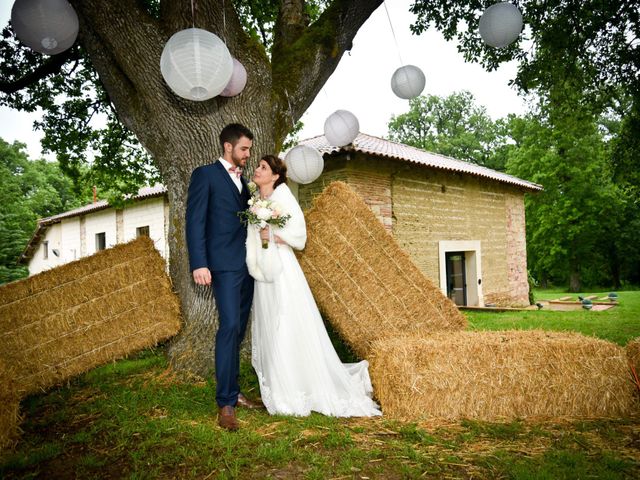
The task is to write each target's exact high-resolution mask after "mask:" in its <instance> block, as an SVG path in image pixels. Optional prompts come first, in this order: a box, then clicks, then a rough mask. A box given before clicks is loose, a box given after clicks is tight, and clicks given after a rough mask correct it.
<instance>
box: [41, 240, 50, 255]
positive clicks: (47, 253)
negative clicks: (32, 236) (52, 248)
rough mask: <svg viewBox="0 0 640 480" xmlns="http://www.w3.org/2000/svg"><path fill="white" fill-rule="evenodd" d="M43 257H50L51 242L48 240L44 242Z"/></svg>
mask: <svg viewBox="0 0 640 480" xmlns="http://www.w3.org/2000/svg"><path fill="white" fill-rule="evenodd" d="M42 258H44V259H45V260H46V259H47V258H49V242H48V241H44V242H42Z"/></svg>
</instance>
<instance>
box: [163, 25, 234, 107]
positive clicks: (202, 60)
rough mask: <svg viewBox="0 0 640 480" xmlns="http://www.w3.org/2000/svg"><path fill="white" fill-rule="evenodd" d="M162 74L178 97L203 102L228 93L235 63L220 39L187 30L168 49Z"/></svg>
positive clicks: (197, 29) (173, 40)
mask: <svg viewBox="0 0 640 480" xmlns="http://www.w3.org/2000/svg"><path fill="white" fill-rule="evenodd" d="M160 71H161V72H162V76H163V77H164V80H165V82H167V85H169V87H170V88H171V90H173V91H174V92H175V93H176V95H179V96H181V97H183V98H186V99H188V100H196V101H203V100H208V99H210V98H213V97H215V96H216V95H219V94H220V92H222V90H224V87H226V86H227V83H229V80H230V79H231V74H232V73H233V61H232V59H231V54H230V53H229V50H228V49H227V46H226V45H225V44H224V42H223V41H222V40H220V38H219V37H218V36H217V35H215V34H213V33H211V32H208V31H206V30H202V29H200V28H187V29H186V30H181V31H179V32H177V33H175V34H174V35H173V36H172V37H171V38H170V39H169V41H168V42H167V44H166V45H165V46H164V50H162V55H161V57H160Z"/></svg>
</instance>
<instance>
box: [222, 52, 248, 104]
mask: <svg viewBox="0 0 640 480" xmlns="http://www.w3.org/2000/svg"><path fill="white" fill-rule="evenodd" d="M246 84H247V71H246V70H245V68H244V65H242V64H241V63H240V62H239V61H238V60H236V59H235V58H234V59H233V73H232V74H231V79H230V80H229V83H227V86H226V87H224V90H222V92H220V96H221V97H235V96H236V95H238V94H239V93H240V92H241V91H242V90H244V87H245V85H246Z"/></svg>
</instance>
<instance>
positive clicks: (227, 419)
mask: <svg viewBox="0 0 640 480" xmlns="http://www.w3.org/2000/svg"><path fill="white" fill-rule="evenodd" d="M218 425H220V426H221V427H222V428H224V429H226V430H229V431H232V432H235V431H236V430H238V420H237V419H236V411H235V409H234V408H233V407H232V406H231V405H226V406H224V407H221V408H220V409H219V410H218Z"/></svg>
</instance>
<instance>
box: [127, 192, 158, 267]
mask: <svg viewBox="0 0 640 480" xmlns="http://www.w3.org/2000/svg"><path fill="white" fill-rule="evenodd" d="M164 202H165V200H164V198H163V197H158V198H150V199H147V200H142V201H140V202H136V203H134V204H133V205H128V206H127V207H126V208H125V209H124V210H122V229H123V242H129V241H131V240H134V239H135V238H136V232H137V228H138V227H145V226H147V227H149V237H150V238H151V240H153V242H154V244H155V246H156V249H157V250H158V251H159V252H160V254H161V255H162V256H163V257H165V258H166V257H167V255H166V253H167V238H166V235H165V211H164Z"/></svg>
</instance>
